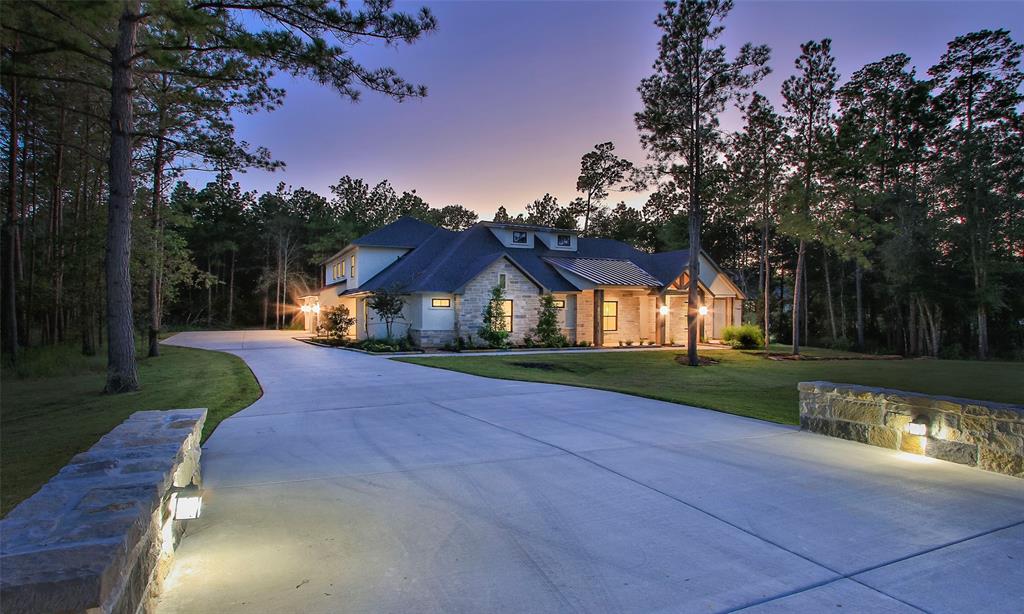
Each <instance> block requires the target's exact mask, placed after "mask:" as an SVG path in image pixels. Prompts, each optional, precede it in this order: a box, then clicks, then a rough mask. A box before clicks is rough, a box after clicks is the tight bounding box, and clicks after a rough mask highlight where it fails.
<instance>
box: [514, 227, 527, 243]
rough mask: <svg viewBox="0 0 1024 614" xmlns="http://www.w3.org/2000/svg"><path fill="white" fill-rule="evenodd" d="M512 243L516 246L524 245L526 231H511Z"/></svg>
mask: <svg viewBox="0 0 1024 614" xmlns="http://www.w3.org/2000/svg"><path fill="white" fill-rule="evenodd" d="M512 242H513V243H515V244H517V245H526V231H524V230H513V231H512Z"/></svg>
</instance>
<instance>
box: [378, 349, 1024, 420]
mask: <svg viewBox="0 0 1024 614" xmlns="http://www.w3.org/2000/svg"><path fill="white" fill-rule="evenodd" d="M772 349H773V351H774V349H775V348H772ZM806 353H807V354H808V355H810V356H822V357H825V356H830V357H836V356H844V357H847V358H852V357H856V355H852V354H848V353H844V352H834V351H819V350H814V349H809V350H808V351H807V352H806ZM701 355H702V356H705V357H708V358H713V359H715V360H718V361H720V362H719V364H715V365H709V366H704V367H699V368H692V367H687V366H683V365H681V364H679V363H677V362H676V357H677V356H685V351H683V350H666V351H643V352H638V351H628V350H627V351H620V352H592V353H585V352H584V353H576V354H538V355H518V356H487V355H477V356H472V357H470V356H455V357H431V358H426V357H416V358H399V359H395V360H401V361H403V362H410V363H415V364H418V365H426V366H429V367H438V368H442V369H450V370H453V371H461V372H464V373H472V374H474V375H483V376H486V377H496V378H501V379H513V380H525V381H532V382H547V383H553V384H571V385H574V386H585V387H588V388H601V389H603V390H614V391H616V392H625V393H629V394H635V395H639V396H644V397H650V398H653V399H660V400H663V401H671V402H674V403H684V404H686V405H694V406H697V407H707V408H709V409H716V410H719V411H724V412H728V413H732V414H739V415H742V416H750V417H753V418H760V419H762V420H770V421H772V422H781V423H784V424H797V422H798V419H799V411H798V405H797V389H796V385H797V382H802V381H809V380H828V381H833V382H843V383H849V384H864V385H871V386H885V387H888V388H900V389H903V390H912V391H918V392H926V393H932V394H942V395H951V396H960V397H968V398H976V399H986V400H990V401H1001V402H1012V403H1024V386H1022V385H1021V382H1024V363H1016V362H977V361H961V360H817V361H813V360H808V361H800V362H798V361H774V360H768V359H766V358H764V357H763V356H761V355H760V354H759V353H757V352H740V351H734V350H712V351H706V352H702V353H701Z"/></svg>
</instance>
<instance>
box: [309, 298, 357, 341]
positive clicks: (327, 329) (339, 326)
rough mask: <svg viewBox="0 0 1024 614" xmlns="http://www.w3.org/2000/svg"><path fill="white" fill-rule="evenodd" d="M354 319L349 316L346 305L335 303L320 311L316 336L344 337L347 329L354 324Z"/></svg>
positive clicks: (328, 337)
mask: <svg viewBox="0 0 1024 614" xmlns="http://www.w3.org/2000/svg"><path fill="white" fill-rule="evenodd" d="M355 323H356V319H355V318H353V317H351V315H350V314H349V311H348V307H346V306H344V305H336V306H334V307H328V308H327V309H322V310H321V311H320V322H319V325H318V326H317V331H316V334H317V336H318V337H326V338H327V339H344V338H345V336H346V335H347V334H348V329H349V328H351V327H352V326H354V325H355Z"/></svg>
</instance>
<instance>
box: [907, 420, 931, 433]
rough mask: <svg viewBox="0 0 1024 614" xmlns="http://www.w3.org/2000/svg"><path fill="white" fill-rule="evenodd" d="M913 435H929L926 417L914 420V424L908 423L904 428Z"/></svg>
mask: <svg viewBox="0 0 1024 614" xmlns="http://www.w3.org/2000/svg"><path fill="white" fill-rule="evenodd" d="M903 428H904V430H906V431H907V432H908V433H910V434H911V435H920V436H924V435H927V434H928V418H927V417H926V416H918V417H916V418H914V421H913V422H908V423H907V425H906V426H905V427H903Z"/></svg>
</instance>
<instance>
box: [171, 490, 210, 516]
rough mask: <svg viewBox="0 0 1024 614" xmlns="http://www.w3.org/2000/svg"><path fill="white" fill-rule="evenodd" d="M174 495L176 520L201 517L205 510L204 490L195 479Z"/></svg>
mask: <svg viewBox="0 0 1024 614" xmlns="http://www.w3.org/2000/svg"><path fill="white" fill-rule="evenodd" d="M172 496H173V497H174V501H173V503H172V505H173V506H174V519H175V520H193V519H195V518H199V514H201V513H202V512H203V491H202V490H201V489H200V488H199V486H197V485H196V482H195V480H192V482H190V483H189V485H188V486H185V487H184V488H181V489H179V490H178V491H177V492H175V493H174V494H173V495H172Z"/></svg>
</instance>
